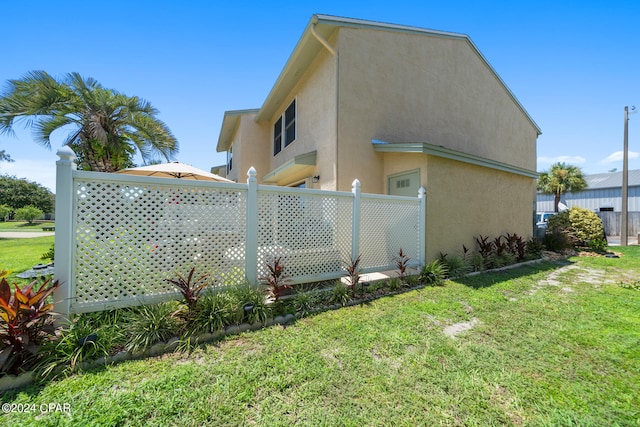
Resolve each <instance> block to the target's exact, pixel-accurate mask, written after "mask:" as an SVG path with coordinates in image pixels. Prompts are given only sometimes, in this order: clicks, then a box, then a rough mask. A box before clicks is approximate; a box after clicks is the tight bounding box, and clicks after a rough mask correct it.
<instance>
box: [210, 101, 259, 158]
mask: <svg viewBox="0 0 640 427" xmlns="http://www.w3.org/2000/svg"><path fill="white" fill-rule="evenodd" d="M258 111H260V110H257V109H255V110H232V111H225V112H224V117H223V118H222V126H221V127H220V135H219V136H218V145H217V147H216V152H218V153H219V152H222V151H227V150H228V149H229V146H231V142H232V141H233V136H234V135H235V133H236V130H237V129H238V125H239V124H240V117H242V116H243V115H245V114H257V113H258Z"/></svg>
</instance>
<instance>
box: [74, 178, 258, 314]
mask: <svg viewBox="0 0 640 427" xmlns="http://www.w3.org/2000/svg"><path fill="white" fill-rule="evenodd" d="M74 187H75V188H74V190H75V197H76V199H75V209H74V232H75V244H76V248H75V252H76V257H75V265H74V269H75V299H74V300H73V301H72V305H71V306H72V311H76V312H78V311H91V308H87V307H91V306H100V305H108V306H112V307H118V306H131V305H138V304H140V303H141V301H142V300H143V299H145V300H146V301H149V300H150V299H153V300H158V301H159V300H162V299H169V298H171V297H173V296H174V295H175V288H174V287H173V286H172V285H171V284H170V283H168V282H166V280H165V279H167V278H174V277H175V272H180V273H181V274H187V273H188V271H189V270H190V269H191V268H192V267H193V266H196V268H197V271H198V272H200V273H208V274H210V275H212V277H214V278H215V280H217V281H219V282H226V283H228V282H234V281H239V280H242V279H243V278H244V261H243V257H241V256H238V251H240V250H242V244H243V242H244V241H245V234H246V233H245V209H246V208H245V206H246V190H242V189H238V188H234V187H233V186H229V185H226V186H225V184H220V183H211V184H208V185H206V186H203V185H192V186H190V185H189V184H188V182H187V181H180V182H179V183H176V184H175V185H168V184H148V183H146V182H145V183H136V184H135V185H133V184H131V183H126V182H120V181H108V180H104V181H100V180H96V179H93V178H92V179H90V180H89V179H86V180H84V179H79V178H76V179H75V180H74ZM242 255H243V253H242Z"/></svg>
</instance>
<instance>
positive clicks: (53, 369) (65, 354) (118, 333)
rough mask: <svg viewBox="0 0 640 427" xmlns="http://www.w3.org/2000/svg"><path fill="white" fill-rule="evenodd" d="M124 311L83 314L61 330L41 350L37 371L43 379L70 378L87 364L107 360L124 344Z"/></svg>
mask: <svg viewBox="0 0 640 427" xmlns="http://www.w3.org/2000/svg"><path fill="white" fill-rule="evenodd" d="M123 312H124V311H123V310H111V311H103V312H96V313H83V314H79V315H77V316H74V317H73V319H72V320H71V322H70V323H69V324H68V325H66V326H64V327H63V328H61V329H60V330H59V331H58V332H57V333H56V335H57V338H56V339H55V340H51V341H49V342H47V343H45V344H44V345H43V346H42V347H41V349H40V350H39V351H38V354H39V361H38V363H37V364H36V366H35V368H34V371H35V373H36V375H37V376H38V378H40V379H54V378H57V377H62V376H67V375H69V374H71V373H73V372H74V371H76V370H77V369H78V367H79V366H80V364H81V363H82V362H85V361H91V360H96V359H98V358H100V357H108V356H110V355H111V354H113V352H114V349H117V348H122V347H123V346H124V344H125V334H124V332H123V328H122V327H121V323H122V322H121V316H122V313H123Z"/></svg>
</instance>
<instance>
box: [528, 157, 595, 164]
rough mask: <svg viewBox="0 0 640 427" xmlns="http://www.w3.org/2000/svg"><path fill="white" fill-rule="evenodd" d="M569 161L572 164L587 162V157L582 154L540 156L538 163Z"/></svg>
mask: <svg viewBox="0 0 640 427" xmlns="http://www.w3.org/2000/svg"><path fill="white" fill-rule="evenodd" d="M558 162H562V163H568V164H570V165H575V164H582V163H586V162H587V159H585V158H584V157H581V156H557V157H544V156H543V157H538V165H541V164H542V165H550V164H553V163H558Z"/></svg>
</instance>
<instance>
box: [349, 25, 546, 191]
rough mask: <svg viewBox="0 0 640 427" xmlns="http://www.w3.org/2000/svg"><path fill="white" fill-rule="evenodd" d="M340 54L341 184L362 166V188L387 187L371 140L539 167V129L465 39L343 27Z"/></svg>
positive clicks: (365, 189) (350, 179) (530, 168)
mask: <svg viewBox="0 0 640 427" xmlns="http://www.w3.org/2000/svg"><path fill="white" fill-rule="evenodd" d="M338 52H339V57H340V59H339V102H338V108H339V112H340V117H339V123H338V127H339V137H338V138H339V148H338V150H339V170H338V176H339V185H338V187H339V189H341V190H343V189H346V188H348V186H349V185H350V183H351V181H353V179H354V177H355V175H356V171H357V172H358V173H357V174H359V175H360V176H358V178H360V180H361V181H362V182H363V191H370V192H383V191H384V188H383V187H384V182H385V178H384V177H380V173H379V171H380V168H381V165H382V159H381V155H380V154H377V153H375V152H374V151H373V149H372V148H371V139H372V138H374V139H379V140H383V141H387V142H427V143H430V144H434V145H441V146H444V147H446V148H450V149H454V150H458V151H463V152H467V153H470V154H474V155H477V156H481V157H485V158H488V159H492V160H497V161H500V162H504V163H508V164H512V165H515V166H519V167H522V168H525V169H529V170H532V171H533V170H535V168H536V138H537V131H536V129H535V127H534V126H533V125H532V124H531V123H530V122H529V120H528V119H527V118H526V116H525V114H524V113H523V112H522V111H521V110H520V108H519V107H518V106H517V104H516V103H515V102H514V101H513V99H512V98H511V97H510V96H509V95H508V93H507V92H506V91H505V89H504V87H503V86H502V85H501V84H500V82H499V81H498V79H497V78H496V77H495V76H494V74H493V73H492V72H491V71H490V69H489V68H487V66H486V65H485V63H484V62H483V61H482V60H481V58H480V57H479V56H478V55H477V54H476V53H475V52H474V50H473V49H472V48H471V46H470V45H469V44H468V43H467V42H466V41H464V40H456V39H450V38H441V37H428V36H424V35H412V34H406V33H394V32H389V31H374V30H369V29H354V28H340V30H339V34H338ZM363 170H364V173H362V172H361V171H363ZM381 178H382V179H381ZM376 179H377V181H378V184H377V185H372V184H371V183H370V181H372V180H376Z"/></svg>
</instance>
